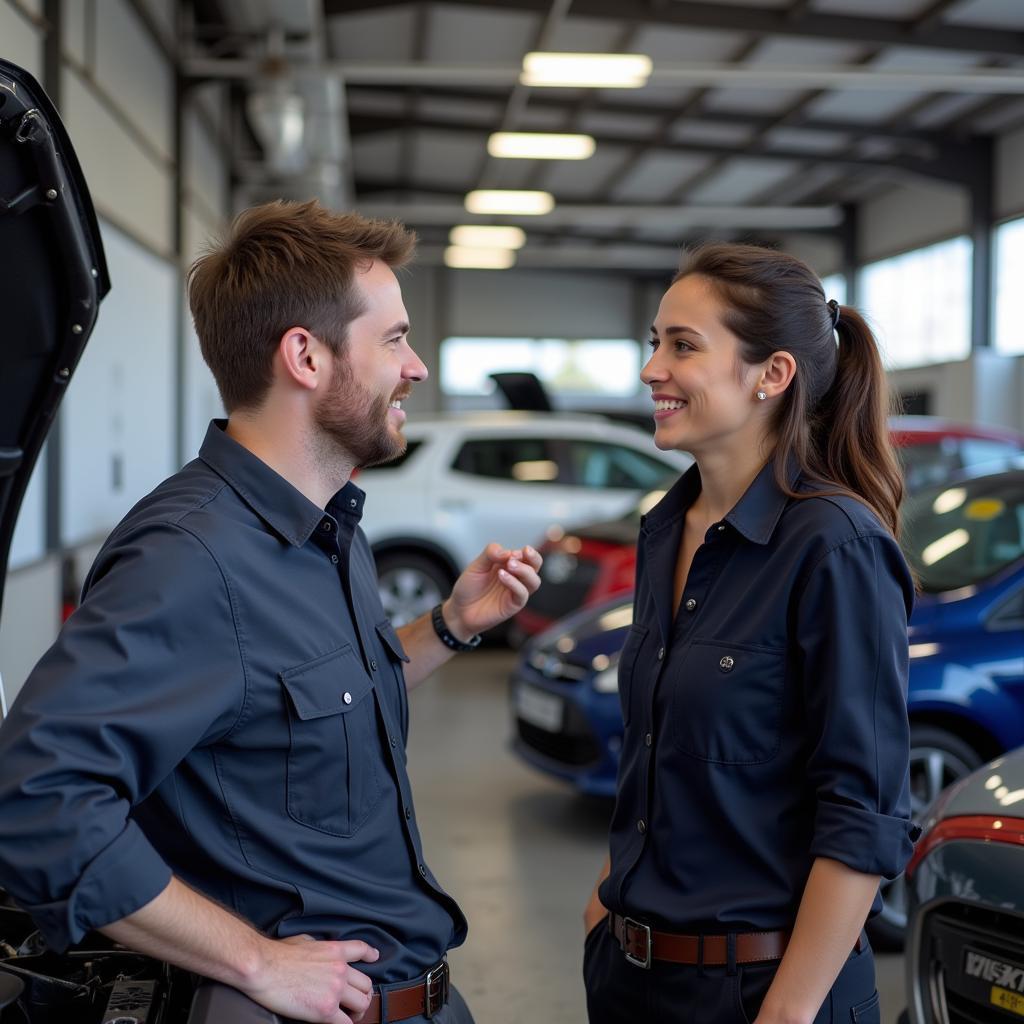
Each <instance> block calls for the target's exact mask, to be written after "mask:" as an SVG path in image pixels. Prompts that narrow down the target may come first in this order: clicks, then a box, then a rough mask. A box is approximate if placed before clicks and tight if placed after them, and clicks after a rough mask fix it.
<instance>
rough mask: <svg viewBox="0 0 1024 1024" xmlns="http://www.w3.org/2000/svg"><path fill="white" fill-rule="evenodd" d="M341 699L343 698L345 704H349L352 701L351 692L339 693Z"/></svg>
mask: <svg viewBox="0 0 1024 1024" xmlns="http://www.w3.org/2000/svg"><path fill="white" fill-rule="evenodd" d="M341 699H342V700H343V701H344V702H345V703H346V704H351V703H352V694H351V693H348V692H347V691H346V692H345V693H343V694H342V695H341Z"/></svg>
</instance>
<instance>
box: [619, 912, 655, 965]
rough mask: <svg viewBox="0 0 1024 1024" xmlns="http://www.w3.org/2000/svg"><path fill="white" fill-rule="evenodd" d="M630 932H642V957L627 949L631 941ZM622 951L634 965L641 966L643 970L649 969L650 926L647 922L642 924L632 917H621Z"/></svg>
mask: <svg viewBox="0 0 1024 1024" xmlns="http://www.w3.org/2000/svg"><path fill="white" fill-rule="evenodd" d="M630 932H634V933H639V932H642V933H643V936H644V940H643V941H644V955H643V956H642V957H639V956H636V955H635V954H633V953H631V952H630V951H629V946H630V943H631V941H632V939H631V936H630ZM622 953H623V955H624V956H625V958H626V959H627V960H628V961H629V962H630V963H631V964H633V965H634V966H635V967H642V968H643V969H644V970H645V971H649V970H650V969H651V926H650V925H649V924H642V923H641V922H640V921H637V920H635V919H634V918H632V917H624V918H623V919H622Z"/></svg>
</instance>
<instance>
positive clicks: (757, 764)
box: [601, 463, 915, 933]
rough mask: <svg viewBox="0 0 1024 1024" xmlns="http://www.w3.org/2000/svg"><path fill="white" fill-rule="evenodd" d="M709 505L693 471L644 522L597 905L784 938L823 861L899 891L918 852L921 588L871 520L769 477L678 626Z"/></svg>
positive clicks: (731, 524) (736, 514) (682, 926)
mask: <svg viewBox="0 0 1024 1024" xmlns="http://www.w3.org/2000/svg"><path fill="white" fill-rule="evenodd" d="M793 479H794V481H795V480H796V476H795V474H794V477H793ZM699 493H700V474H699V472H698V470H697V467H696V466H694V467H692V468H691V469H690V470H689V471H688V472H687V473H686V474H685V475H684V476H683V477H682V478H681V479H680V480H679V481H678V482H677V483H676V484H675V485H674V486H673V487H672V489H671V490H670V491H669V492H668V494H667V495H666V496H665V497H664V498H663V499H662V500H661V502H660V503H659V504H658V505H657V506H656V507H655V508H654V509H653V510H652V511H651V512H650V514H648V515H647V516H645V517H644V519H643V520H642V525H641V530H640V543H639V548H638V562H637V589H636V604H635V608H634V620H633V622H634V624H633V626H632V628H631V630H630V632H629V634H628V636H627V639H626V643H625V646H624V648H623V651H622V655H621V659H620V662H619V692H620V696H621V700H622V708H623V715H624V718H625V723H626V728H625V736H624V740H623V749H622V761H621V767H620V772H619V789H618V798H617V801H616V806H615V812H614V816H613V820H612V827H611V873H610V875H609V877H608V878H607V880H606V881H605V882H604V883H603V885H602V887H601V899H602V901H603V903H604V904H605V906H607V907H609V908H611V909H612V910H615V911H618V912H619V913H621V914H628V915H630V916H633V917H637V918H639V919H641V920H644V921H646V922H648V923H651V924H655V925H658V926H661V927H663V928H666V929H669V930H673V931H678V932H684V933H686V932H698V931H706V932H719V933H721V932H728V931H744V930H757V929H776V928H786V927H791V926H792V924H793V922H794V919H795V917H796V912H797V908H798V906H799V903H800V899H801V896H802V894H803V890H804V886H805V884H806V881H807V877H808V874H809V872H810V868H811V865H812V863H813V861H814V859H815V858H817V857H829V858H833V859H835V860H838V861H841V862H842V863H844V864H846V865H848V866H850V867H851V868H853V869H855V870H857V871H862V872H866V873H871V874H879V875H884V876H886V877H888V878H892V877H894V876H895V875H897V874H898V873H899V872H900V871H901V870H902V869H903V867H904V865H905V864H906V862H907V860H908V859H909V856H910V853H911V852H912V841H911V836H912V835H913V834H914V832H915V830H914V829H913V827H912V826H911V824H910V821H909V818H910V792H909V779H908V756H909V727H908V722H907V706H906V690H907V657H908V645H907V617H908V616H909V614H910V610H911V607H912V604H913V595H914V588H913V581H912V579H911V576H910V573H909V571H908V569H907V566H906V563H905V561H904V559H903V556H902V554H901V552H900V549H899V547H898V546H897V544H896V542H895V541H894V540H893V539H892V537H891V536H890V535H889V534H888V533H887V531H886V530H885V529H884V528H883V527H882V526H881V524H880V523H879V521H878V520H877V518H876V517H875V516H874V515H873V514H872V513H871V512H870V511H869V510H868V509H867V508H866V507H865V506H864V505H863V504H861V503H860V502H859V501H856V500H855V499H853V498H846V497H813V498H800V499H790V498H787V497H786V496H785V494H783V492H782V490H781V489H780V488H779V487H778V485H777V484H776V482H775V478H774V473H773V467H772V465H771V463H769V464H768V465H767V466H765V468H764V469H763V470H762V471H761V472H760V473H759V475H758V476H757V477H756V479H755V480H754V482H753V483H752V484H751V485H750V487H749V488H748V490H747V492H746V493H745V494H744V496H743V498H742V499H741V500H740V501H739V503H738V504H737V505H736V507H735V508H734V509H733V510H732V511H731V512H730V513H729V514H728V515H727V516H726V517H725V519H724V520H723V521H722V522H719V523H715V524H713V525H712V526H711V528H710V529H709V530H708V532H707V534H706V536H705V538H704V543H703V544H702V545H701V546H700V547H699V548H698V550H697V552H696V554H695V556H694V559H693V564H692V567H691V569H690V572H689V576H688V578H687V581H686V586H685V590H684V592H683V595H682V600H681V601H680V604H679V610H678V613H677V614H676V615H674V616H673V613H672V600H673V577H674V573H675V568H676V563H677V558H678V553H679V546H680V542H681V540H682V535H683V523H684V519H685V516H686V511H687V509H688V508H689V507H690V506H691V505H692V504H693V502H694V500H695V499H696V498H697V496H698V494H699ZM874 909H875V911H877V910H878V909H880V901H879V900H877V899H876V901H875V908H874Z"/></svg>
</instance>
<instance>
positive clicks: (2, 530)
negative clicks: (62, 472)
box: [0, 60, 110, 604]
mask: <svg viewBox="0 0 1024 1024" xmlns="http://www.w3.org/2000/svg"><path fill="white" fill-rule="evenodd" d="M109 290H110V279H109V277H108V275H107V265H106V261H105V259H104V256H103V246H102V243H101V241H100V233H99V226H98V225H97V223H96V214H95V212H94V210H93V207H92V200H91V199H90V197H89V192H88V189H87V188H86V185H85V179H84V178H83V177H82V170H81V168H80V167H79V165H78V159H77V158H76V156H75V152H74V150H73V149H72V148H71V142H70V140H69V139H68V136H67V132H65V130H64V126H63V125H62V124H61V121H60V118H59V117H58V115H57V111H56V109H55V108H54V106H53V104H52V103H51V102H50V100H49V99H48V98H47V96H46V94H45V93H44V92H43V90H42V88H41V87H40V86H39V83H38V82H36V80H35V79H34V78H33V77H32V76H31V75H30V74H28V73H27V72H26V71H24V70H22V69H21V68H19V67H18V66H17V65H15V64H11V63H9V62H7V61H5V60H0V310H2V316H3V328H2V329H0V604H2V599H3V581H4V577H5V575H6V571H7V559H8V556H9V554H10V547H11V538H12V536H13V534H14V524H15V521H16V519H17V517H18V509H19V508H20V507H21V501H22V498H23V497H24V495H25V489H26V487H27V486H28V481H29V477H30V476H31V474H32V469H33V467H34V466H35V463H36V460H37V458H38V457H39V451H40V449H41V448H42V446H43V441H44V440H45V439H46V434H47V431H48V430H49V429H50V425H51V424H52V423H53V418H54V416H55V414H56V412H57V408H58V406H59V405H60V402H61V399H62V398H63V397H64V393H65V392H66V390H67V386H68V383H69V382H70V380H71V377H72V375H73V374H74V372H75V367H76V366H77V365H78V360H79V359H80V358H81V355H82V351H83V349H84V348H85V343H86V342H87V341H88V340H89V335H90V334H91V333H92V329H93V325H94V324H95V323H96V316H97V313H98V311H99V304H100V300H101V299H102V298H103V297H104V296H105V295H106V294H107V292H108V291H109Z"/></svg>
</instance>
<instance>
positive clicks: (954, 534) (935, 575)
mask: <svg viewBox="0 0 1024 1024" xmlns="http://www.w3.org/2000/svg"><path fill="white" fill-rule="evenodd" d="M903 550H904V552H905V553H906V555H907V558H908V559H909V561H910V564H911V565H912V566H913V567H914V569H915V571H916V572H917V573H918V576H919V578H920V581H921V587H922V589H923V590H924V591H925V592H926V593H933V594H934V593H938V592H940V591H943V590H956V589H958V588H959V587H968V586H972V585H973V584H976V583H981V582H983V581H984V580H987V579H990V578H991V577H992V576H994V575H996V573H998V572H1000V571H1001V570H1002V569H1004V568H1006V567H1007V566H1008V565H1010V564H1012V563H1013V562H1016V561H1017V560H1018V559H1020V558H1024V473H1022V472H1012V473H1003V474H999V475H997V476H987V477H982V478H979V479H976V480H967V481H964V482H962V483H954V484H949V485H947V486H945V487H942V488H934V489H932V490H928V491H924V492H922V493H920V494H917V495H915V496H914V497H912V498H910V499H909V500H908V501H907V503H906V505H905V506H904V511H903Z"/></svg>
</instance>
